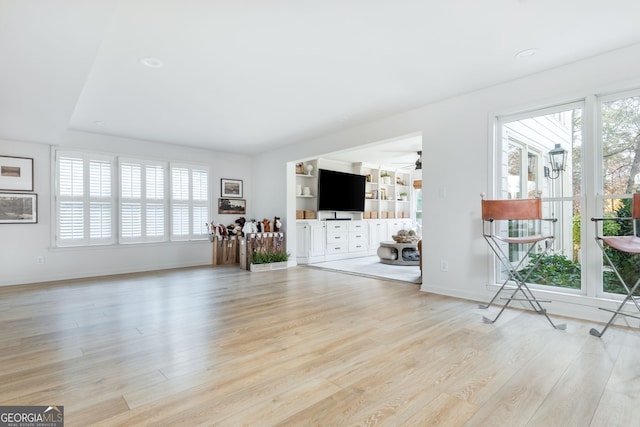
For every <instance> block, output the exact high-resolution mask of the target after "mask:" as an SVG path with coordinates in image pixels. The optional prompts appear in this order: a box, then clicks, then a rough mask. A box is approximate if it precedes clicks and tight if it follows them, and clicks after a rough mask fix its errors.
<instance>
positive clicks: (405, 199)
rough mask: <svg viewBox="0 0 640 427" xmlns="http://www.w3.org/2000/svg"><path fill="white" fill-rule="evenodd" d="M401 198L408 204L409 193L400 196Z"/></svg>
mask: <svg viewBox="0 0 640 427" xmlns="http://www.w3.org/2000/svg"><path fill="white" fill-rule="evenodd" d="M399 196H400V200H402V201H404V202H406V201H407V199H408V197H409V193H407V192H406V191H403V192H401V193H400V194H399Z"/></svg>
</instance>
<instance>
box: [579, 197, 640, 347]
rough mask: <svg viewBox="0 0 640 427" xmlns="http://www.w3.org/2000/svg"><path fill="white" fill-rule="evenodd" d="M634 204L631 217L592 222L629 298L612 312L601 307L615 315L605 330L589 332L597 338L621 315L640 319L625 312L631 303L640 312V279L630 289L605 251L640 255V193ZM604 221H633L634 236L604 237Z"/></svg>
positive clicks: (600, 244) (609, 261)
mask: <svg viewBox="0 0 640 427" xmlns="http://www.w3.org/2000/svg"><path fill="white" fill-rule="evenodd" d="M632 203H633V205H632V209H631V217H626V218H591V220H592V221H594V222H595V224H596V234H595V239H596V242H597V243H598V246H600V249H602V253H603V254H604V258H605V259H606V260H607V264H609V266H610V267H611V269H612V271H613V272H614V274H615V275H616V277H617V278H618V280H619V281H620V283H622V286H624V289H625V290H626V291H627V296H626V297H625V298H624V299H623V300H622V302H621V303H620V305H619V306H618V308H617V309H615V310H611V309H608V308H602V307H600V310H604V311H610V312H611V313H613V315H612V316H611V318H610V319H609V322H607V324H606V325H605V327H604V329H602V331H598V330H597V329H595V328H592V329H591V330H590V331H589V333H590V334H591V335H593V336H596V337H601V336H602V334H604V333H605V331H606V330H607V329H608V328H609V326H611V324H612V323H613V322H614V320H616V317H618V315H619V314H620V315H622V316H628V317H633V318H636V319H640V317H639V316H637V315H635V314H631V313H626V312H624V311H623V310H624V309H625V307H626V305H627V303H628V302H629V301H631V302H633V304H634V305H635V306H636V308H637V309H638V311H639V312H640V305H638V298H640V297H638V296H634V294H635V292H636V289H638V285H640V277H639V278H638V279H637V280H636V282H635V284H634V285H633V286H631V287H630V286H629V285H630V284H629V283H626V282H625V280H624V279H623V278H622V276H621V275H620V273H619V272H618V269H617V268H616V266H615V265H614V263H613V262H612V261H611V258H610V257H609V255H608V254H607V251H606V250H605V248H607V247H609V248H613V249H617V250H619V251H620V252H624V253H627V254H640V237H637V234H638V233H637V230H636V222H637V221H636V220H637V219H640V193H635V194H634V195H633V202H632ZM603 221H631V222H632V224H633V235H632V236H603V235H602V234H601V233H600V230H599V227H598V224H599V223H601V222H603Z"/></svg>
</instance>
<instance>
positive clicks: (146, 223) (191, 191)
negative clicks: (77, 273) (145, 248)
mask: <svg viewBox="0 0 640 427" xmlns="http://www.w3.org/2000/svg"><path fill="white" fill-rule="evenodd" d="M116 164H117V165H118V167H117V168H116V167H115V165H116ZM55 166H56V167H55V171H56V172H55V183H56V186H55V189H56V190H55V191H56V195H55V200H56V202H55V206H56V209H55V215H56V224H57V229H56V234H55V244H56V245H57V246H61V247H62V246H81V245H105V244H115V243H143V242H163V241H168V240H180V241H185V240H199V239H206V238H207V234H208V233H207V227H206V224H207V223H208V222H209V221H210V219H209V185H208V181H209V172H208V169H207V168H206V167H202V166H195V165H187V164H184V165H172V164H170V163H169V162H159V161H149V160H143V159H132V158H118V157H116V156H106V155H100V154H92V153H82V152H71V151H56V153H55Z"/></svg>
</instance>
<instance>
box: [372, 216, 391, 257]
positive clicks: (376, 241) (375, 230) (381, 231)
mask: <svg viewBox="0 0 640 427" xmlns="http://www.w3.org/2000/svg"><path fill="white" fill-rule="evenodd" d="M386 235H387V224H386V223H385V222H383V221H371V222H370V223H369V249H370V250H377V249H378V246H380V242H382V241H384V240H387V238H386Z"/></svg>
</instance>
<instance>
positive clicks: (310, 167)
mask: <svg viewBox="0 0 640 427" xmlns="http://www.w3.org/2000/svg"><path fill="white" fill-rule="evenodd" d="M305 169H306V170H307V175H311V172H313V165H311V164H309V165H307V166H306V167H305Z"/></svg>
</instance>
